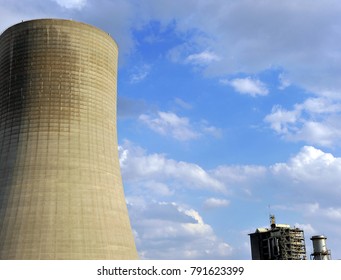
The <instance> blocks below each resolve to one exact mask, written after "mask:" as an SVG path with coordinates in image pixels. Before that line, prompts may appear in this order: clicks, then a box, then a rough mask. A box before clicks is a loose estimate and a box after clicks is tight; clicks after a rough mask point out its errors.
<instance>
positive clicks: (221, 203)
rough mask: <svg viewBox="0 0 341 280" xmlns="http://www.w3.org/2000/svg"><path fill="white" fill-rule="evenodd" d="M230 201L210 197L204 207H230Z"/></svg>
mask: <svg viewBox="0 0 341 280" xmlns="http://www.w3.org/2000/svg"><path fill="white" fill-rule="evenodd" d="M229 204H230V201H229V200H227V199H221V198H214V197H210V198H208V199H206V200H205V202H204V206H205V207H207V208H220V207H227V206H229Z"/></svg>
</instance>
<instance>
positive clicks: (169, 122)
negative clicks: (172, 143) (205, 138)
mask: <svg viewBox="0 0 341 280" xmlns="http://www.w3.org/2000/svg"><path fill="white" fill-rule="evenodd" d="M139 120H140V121H141V122H143V123H144V124H146V125H147V126H148V127H149V128H150V129H152V130H154V131H155V132H157V133H159V134H161V135H169V134H170V135H171V136H172V137H173V138H175V139H177V140H180V141H188V140H192V139H196V138H198V137H199V136H200V134H199V133H198V132H196V131H194V130H193V128H192V127H191V124H190V122H189V119H188V118H184V117H179V116H177V115H176V114H174V113H172V112H158V116H157V117H154V118H153V117H151V116H149V115H146V114H142V115H140V117H139Z"/></svg>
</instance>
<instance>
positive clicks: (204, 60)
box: [185, 51, 220, 65]
mask: <svg viewBox="0 0 341 280" xmlns="http://www.w3.org/2000/svg"><path fill="white" fill-rule="evenodd" d="M219 60H220V58H219V56H218V55H216V54H215V53H214V52H211V51H203V52H200V53H194V54H190V55H189V56H187V58H186V60H185V62H187V63H191V64H195V65H207V64H210V63H211V62H214V61H219Z"/></svg>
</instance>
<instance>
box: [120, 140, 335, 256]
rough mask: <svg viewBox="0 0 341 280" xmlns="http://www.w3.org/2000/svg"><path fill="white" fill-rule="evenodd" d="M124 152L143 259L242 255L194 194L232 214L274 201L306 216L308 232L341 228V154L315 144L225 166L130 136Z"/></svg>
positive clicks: (275, 206)
mask: <svg viewBox="0 0 341 280" xmlns="http://www.w3.org/2000/svg"><path fill="white" fill-rule="evenodd" d="M119 155H120V163H121V170H122V176H123V182H124V185H125V186H126V194H127V201H128V204H129V213H130V215H131V217H132V221H133V222H132V224H133V226H134V229H135V231H136V233H137V236H138V237H137V241H138V248H139V251H140V252H141V256H142V257H143V258H165V259H166V258H171V257H174V258H178V257H179V258H211V257H212V258H213V257H214V256H215V257H217V258H218V257H219V258H220V257H221V258H223V257H226V258H228V257H230V256H237V255H231V254H238V253H237V251H235V250H237V249H236V248H234V250H232V248H231V247H230V246H229V245H228V244H226V243H225V242H223V241H221V240H220V239H219V237H217V234H216V233H215V230H214V227H212V226H211V225H209V224H207V222H206V221H205V219H204V218H203V216H202V215H201V214H200V213H199V211H198V210H197V209H195V207H194V206H193V203H194V202H193V199H192V198H194V197H195V200H196V202H195V203H198V204H197V205H202V206H203V207H204V209H216V211H224V212H225V211H226V213H228V211H230V213H233V211H240V210H239V209H241V208H243V205H244V203H247V205H248V207H251V208H252V205H253V206H254V207H257V209H258V208H259V207H262V205H263V206H264V207H266V206H267V205H268V204H269V203H271V204H272V209H274V210H275V213H277V212H279V213H282V215H284V214H283V213H290V215H289V216H290V217H292V216H293V215H299V217H300V218H297V219H296V220H295V222H296V226H298V225H299V227H301V228H303V229H306V231H307V234H315V233H316V234H318V233H321V230H322V229H323V230H326V231H327V230H328V231H327V232H331V234H330V235H332V234H333V233H334V232H335V234H334V236H336V235H337V232H339V231H338V230H339V228H340V227H339V226H338V223H339V221H341V209H340V206H339V205H340V204H339V201H340V196H341V176H340V174H341V159H340V158H339V157H336V156H334V155H333V154H331V153H327V152H324V151H322V150H320V149H317V148H315V147H312V146H305V147H303V148H302V149H301V150H300V151H299V152H298V153H297V154H295V155H293V156H292V157H291V158H289V159H288V160H286V161H283V162H278V163H275V164H272V165H268V166H258V165H221V166H218V167H215V168H213V169H211V170H206V169H204V168H203V167H200V166H198V165H197V164H194V163H190V162H181V161H176V160H174V159H170V158H168V157H167V156H165V155H163V154H155V153H147V152H146V151H145V150H143V149H142V148H140V147H138V146H134V145H133V144H132V143H129V142H125V143H123V145H122V146H120V149H119ZM184 190H186V191H184ZM185 193H187V195H188V196H190V197H191V199H189V198H188V197H186V195H185ZM217 194H219V196H217ZM192 196H193V197H192ZM146 198H148V200H146ZM267 199H270V201H268V200H267ZM166 200H168V201H166ZM173 201H177V203H174V202H173ZM232 202H233V203H232ZM182 203H183V205H182ZM180 205H181V206H180ZM236 205H238V206H236ZM234 207H237V208H234ZM231 211H232V212H231ZM256 212H257V211H256ZM293 213H295V214H293ZM240 215H241V217H243V214H240ZM254 215H257V214H254ZM285 222H287V221H285ZM252 230H253V229H252ZM250 232H251V231H250ZM244 235H245V234H244ZM244 235H242V236H244ZM193 236H196V238H194V237H193ZM331 237H332V236H331ZM229 238H231V236H230V237H229ZM239 238H241V237H239ZM244 238H245V237H244ZM188 240H189V241H188ZM229 240H230V241H229V242H231V239H229ZM185 241H186V242H189V243H188V246H186V245H185V244H187V243H186V242H185ZM202 244H205V245H202ZM209 244H211V245H209ZM207 246H212V248H211V247H210V248H208V247H207ZM160 248H165V251H162V250H159V249H160ZM198 248H205V250H204V249H203V250H201V249H198ZM219 248H220V249H219ZM179 250H180V251H181V252H182V253H183V254H182V257H180V256H179ZM161 251H162V252H161ZM208 252H209V253H208ZM222 252H225V253H226V252H229V253H227V254H228V255H222Z"/></svg>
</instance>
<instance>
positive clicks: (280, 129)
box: [264, 97, 341, 147]
mask: <svg viewBox="0 0 341 280" xmlns="http://www.w3.org/2000/svg"><path fill="white" fill-rule="evenodd" d="M340 116H341V103H340V102H339V101H336V100H333V99H330V98H326V97H312V98H308V99H306V100H305V101H304V102H303V103H300V104H295V105H294V108H293V109H292V110H286V109H284V108H282V107H281V106H279V105H276V106H274V107H273V108H272V111H271V113H270V114H268V115H267V116H266V117H265V118H264V121H265V122H266V123H269V125H270V127H271V128H272V129H273V130H274V131H275V132H276V133H278V134H279V135H280V136H282V137H283V138H284V139H286V140H290V141H305V142H306V143H309V144H316V145H320V146H325V147H331V146H335V145H339V144H338V143H339V141H340V140H341V125H340V119H341V118H340Z"/></svg>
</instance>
